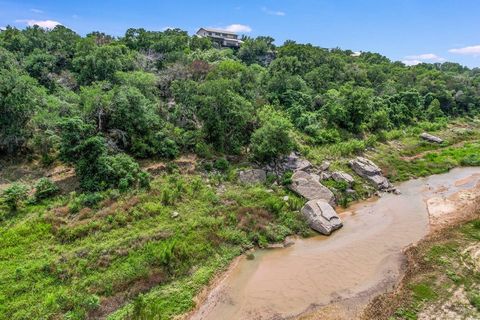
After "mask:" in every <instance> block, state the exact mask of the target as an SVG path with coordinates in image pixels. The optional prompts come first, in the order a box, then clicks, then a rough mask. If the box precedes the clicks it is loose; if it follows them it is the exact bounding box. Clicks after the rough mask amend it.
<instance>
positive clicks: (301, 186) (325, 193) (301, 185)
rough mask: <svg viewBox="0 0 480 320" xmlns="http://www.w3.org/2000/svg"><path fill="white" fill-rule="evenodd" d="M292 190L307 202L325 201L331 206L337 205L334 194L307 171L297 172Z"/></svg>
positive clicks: (293, 178) (293, 177) (294, 175)
mask: <svg viewBox="0 0 480 320" xmlns="http://www.w3.org/2000/svg"><path fill="white" fill-rule="evenodd" d="M290 189H291V190H292V191H294V192H296V193H298V194H299V195H301V196H302V197H304V198H306V199H307V200H314V199H316V200H319V199H320V200H324V201H326V202H327V203H330V204H331V205H334V204H335V196H334V195H333V192H332V191H330V190H329V189H328V188H327V187H325V186H324V185H323V184H321V183H320V182H319V181H317V180H315V178H314V177H313V176H312V175H310V174H309V173H307V172H305V171H297V172H295V173H294V174H293V176H292V184H291V185H290Z"/></svg>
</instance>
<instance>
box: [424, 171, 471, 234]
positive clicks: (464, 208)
mask: <svg viewBox="0 0 480 320" xmlns="http://www.w3.org/2000/svg"><path fill="white" fill-rule="evenodd" d="M475 177H476V178H478V175H475ZM469 182H471V180H466V179H462V180H458V181H456V183H455V185H463V184H466V183H469ZM458 183H460V184H458ZM426 203H427V209H428V215H429V219H430V227H431V229H432V231H433V232H435V231H437V230H441V229H443V228H446V227H449V226H452V225H457V224H460V223H462V222H464V221H467V220H470V219H471V218H472V215H473V214H474V213H475V211H476V210H477V208H478V207H480V183H479V184H477V185H476V186H475V187H474V188H472V189H468V190H462V191H459V192H457V193H454V194H452V195H449V196H435V197H432V198H429V199H427V200H426Z"/></svg>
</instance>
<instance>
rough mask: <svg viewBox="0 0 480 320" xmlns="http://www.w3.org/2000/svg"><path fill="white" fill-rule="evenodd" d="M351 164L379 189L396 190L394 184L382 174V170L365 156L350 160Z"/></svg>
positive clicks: (354, 169)
mask: <svg viewBox="0 0 480 320" xmlns="http://www.w3.org/2000/svg"><path fill="white" fill-rule="evenodd" d="M349 164H350V167H351V168H352V169H353V171H355V172H356V173H357V174H358V175H359V176H361V177H363V178H365V179H367V180H368V181H370V182H371V183H372V184H373V185H374V186H375V187H376V188H377V189H379V190H387V191H389V190H392V191H394V188H393V186H392V184H391V183H390V182H389V181H388V179H387V178H385V177H384V176H383V175H382V170H380V168H379V167H378V166H377V165H376V164H375V163H373V162H372V161H370V160H368V159H366V158H363V157H357V158H356V159H353V160H350V162H349Z"/></svg>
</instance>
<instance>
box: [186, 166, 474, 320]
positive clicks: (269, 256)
mask: <svg viewBox="0 0 480 320" xmlns="http://www.w3.org/2000/svg"><path fill="white" fill-rule="evenodd" d="M479 181H480V168H460V169H454V170H452V171H450V172H449V173H446V174H442V175H435V176H431V177H428V178H422V179H416V180H411V181H408V182H404V183H402V184H400V185H398V186H397V187H398V189H399V190H400V191H401V192H402V194H401V195H392V194H386V195H384V196H383V197H382V198H379V199H374V200H369V201H365V202H361V203H358V204H355V205H353V206H351V207H350V208H349V209H348V210H347V211H344V212H342V213H341V214H340V215H341V217H342V219H343V221H344V226H343V228H342V229H340V230H338V231H337V232H335V233H334V234H332V235H331V236H330V237H324V236H316V237H313V238H309V239H297V240H296V242H295V244H294V245H293V246H291V247H289V248H284V249H275V250H259V251H257V252H255V259H254V260H247V259H245V258H240V260H239V262H238V263H237V264H236V265H235V266H234V267H232V269H231V270H230V271H229V272H228V273H227V274H226V276H225V278H224V279H223V280H222V281H221V282H220V283H219V285H218V286H217V287H216V288H214V289H213V290H212V291H211V292H210V293H209V295H208V297H207V299H206V301H204V303H203V304H202V305H201V306H200V308H199V309H198V310H197V311H196V312H195V313H194V314H193V315H192V317H191V319H195V320H200V319H202V320H206V319H209V320H210V319H211V320H217V319H242V320H243V319H249V320H250V319H286V318H296V317H298V316H300V315H303V314H306V313H308V312H311V311H313V310H317V311H318V309H320V310H321V309H322V307H325V306H327V308H328V307H330V306H335V308H334V309H333V311H330V313H331V314H334V315H335V317H331V314H328V312H327V313H325V317H323V316H322V317H320V316H318V318H322V319H330V318H332V319H352V318H355V317H356V316H358V314H359V312H360V311H361V310H362V308H363V307H364V306H365V305H366V303H368V301H369V300H370V299H371V298H372V297H374V296H375V295H377V294H379V293H382V292H385V291H387V290H391V289H392V288H393V286H394V285H395V283H396V281H397V280H398V279H399V276H400V274H401V269H402V263H403V262H404V256H403V254H402V249H403V248H405V247H406V246H408V245H409V244H411V243H414V242H416V241H418V240H420V239H421V238H422V237H424V236H425V235H426V234H427V233H428V230H429V214H428V210H427V201H428V200H429V199H444V198H447V197H450V196H452V195H455V194H457V193H459V192H461V191H462V190H468V189H472V188H473V187H474V186H475V185H476V184H477V183H478V182H479ZM450 205H451V204H450ZM436 209H438V205H437V208H436ZM312 319H317V317H315V318H312Z"/></svg>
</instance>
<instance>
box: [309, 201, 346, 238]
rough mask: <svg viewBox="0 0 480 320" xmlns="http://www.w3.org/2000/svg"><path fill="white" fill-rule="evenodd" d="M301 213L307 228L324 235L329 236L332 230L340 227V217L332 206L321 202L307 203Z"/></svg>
mask: <svg viewBox="0 0 480 320" xmlns="http://www.w3.org/2000/svg"><path fill="white" fill-rule="evenodd" d="M301 212H302V215H303V216H304V217H305V219H306V220H307V222H308V224H309V226H310V227H311V228H312V229H314V230H315V231H318V232H320V233H322V234H324V235H330V234H331V233H332V232H333V231H334V230H337V229H339V228H341V227H342V220H341V219H340V217H339V216H338V215H337V213H336V212H335V210H334V209H333V208H332V206H331V205H330V204H328V203H327V202H325V201H323V200H319V199H315V200H310V201H308V202H307V203H306V204H305V206H303V208H302V210H301Z"/></svg>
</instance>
